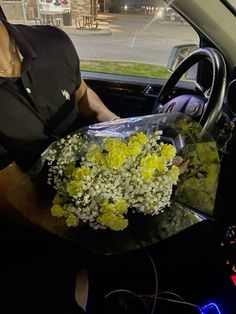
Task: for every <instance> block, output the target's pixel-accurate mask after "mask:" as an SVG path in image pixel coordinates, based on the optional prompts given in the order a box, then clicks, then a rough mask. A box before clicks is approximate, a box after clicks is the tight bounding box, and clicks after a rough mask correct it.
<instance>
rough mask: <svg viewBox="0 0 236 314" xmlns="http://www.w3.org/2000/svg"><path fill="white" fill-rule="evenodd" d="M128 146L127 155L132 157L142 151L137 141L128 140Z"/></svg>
mask: <svg viewBox="0 0 236 314" xmlns="http://www.w3.org/2000/svg"><path fill="white" fill-rule="evenodd" d="M128 148H129V155H130V156H133V157H136V156H138V155H139V154H140V153H141V151H142V145H140V144H139V143H138V142H129V143H128Z"/></svg>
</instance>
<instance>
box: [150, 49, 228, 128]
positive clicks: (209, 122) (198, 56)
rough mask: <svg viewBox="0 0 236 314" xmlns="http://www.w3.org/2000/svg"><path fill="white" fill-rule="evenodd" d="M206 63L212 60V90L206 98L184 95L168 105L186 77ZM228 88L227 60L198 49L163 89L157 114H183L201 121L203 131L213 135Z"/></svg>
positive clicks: (211, 51)
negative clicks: (168, 99)
mask: <svg viewBox="0 0 236 314" xmlns="http://www.w3.org/2000/svg"><path fill="white" fill-rule="evenodd" d="M204 59H205V60H209V61H210V63H211V65H212V73H213V75H212V82H211V86H210V88H209V89H208V90H206V91H205V92H204V91H202V96H198V95H181V96H177V97H174V98H173V99H171V100H170V101H168V102H167V103H165V100H166V99H167V97H168V96H169V95H171V92H172V91H173V89H174V87H175V85H176V83H177V82H178V81H179V80H180V78H181V77H182V75H183V74H184V73H185V72H186V71H188V70H189V69H190V68H191V67H192V66H193V65H195V64H196V63H198V62H200V61H202V60H204ZM225 88H226V65H225V61H224V58H223V56H222V55H221V54H220V52H219V51H218V50H216V49H214V48H200V49H197V50H195V51H194V52H192V53H191V54H190V55H188V56H187V57H186V58H185V59H184V60H183V61H182V62H181V63H180V64H179V65H178V67H177V68H176V69H175V71H174V72H173V73H172V74H171V76H170V77H169V79H168V80H167V82H166V83H165V85H164V86H163V87H162V89H161V91H160V93H159V95H158V96H157V99H156V102H155V104H154V107H153V113H163V112H182V113H185V114H187V115H189V116H191V117H193V118H196V117H197V118H198V119H199V123H200V124H201V125H202V127H203V130H204V131H208V132H210V131H211V130H212V128H213V126H214V124H215V122H216V121H217V119H218V118H219V116H220V114H221V112H222V105H223V99H224V94H225Z"/></svg>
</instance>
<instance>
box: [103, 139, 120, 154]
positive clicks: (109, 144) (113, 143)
mask: <svg viewBox="0 0 236 314" xmlns="http://www.w3.org/2000/svg"><path fill="white" fill-rule="evenodd" d="M102 144H103V147H104V148H105V150H106V151H108V152H110V151H112V150H113V149H115V148H116V147H117V146H118V145H120V144H121V140H119V139H118V138H105V139H104V140H103V142H102Z"/></svg>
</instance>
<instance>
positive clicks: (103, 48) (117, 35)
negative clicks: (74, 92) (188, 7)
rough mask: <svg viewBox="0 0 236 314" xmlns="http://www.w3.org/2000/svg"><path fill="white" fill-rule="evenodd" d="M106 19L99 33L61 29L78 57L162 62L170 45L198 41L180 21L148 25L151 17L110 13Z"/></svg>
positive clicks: (188, 27) (169, 49)
mask: <svg viewBox="0 0 236 314" xmlns="http://www.w3.org/2000/svg"><path fill="white" fill-rule="evenodd" d="M108 19H109V25H110V26H109V25H108V26H105V27H104V28H103V29H101V30H100V32H99V30H98V31H89V30H88V31H83V30H82V31H79V32H77V33H76V32H75V30H71V29H65V31H66V32H68V34H69V35H70V37H71V39H72V40H73V42H74V44H75V47H76V49H77V51H78V53H79V56H80V58H81V59H92V60H103V59H105V60H107V59H109V60H133V61H139V62H148V63H153V64H163V65H166V63H167V60H168V57H169V54H170V52H171V50H172V47H173V46H175V45H178V44H188V43H196V42H198V37H197V35H196V33H195V32H194V31H193V30H192V28H191V27H190V26H188V25H186V24H183V23H180V22H177V23H173V22H164V21H159V22H158V21H154V22H153V23H152V24H150V25H149V23H150V21H151V20H152V17H151V16H144V15H110V16H108ZM148 25H149V26H148ZM98 34H99V35H100V36H95V35H98ZM84 35H86V36H84Z"/></svg>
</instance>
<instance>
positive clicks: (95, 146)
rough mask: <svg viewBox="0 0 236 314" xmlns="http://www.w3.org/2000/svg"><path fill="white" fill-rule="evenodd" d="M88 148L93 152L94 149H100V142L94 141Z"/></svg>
mask: <svg viewBox="0 0 236 314" xmlns="http://www.w3.org/2000/svg"><path fill="white" fill-rule="evenodd" d="M87 150H88V152H92V151H93V150H100V148H99V145H98V144H95V143H93V144H90V145H89V146H88V149H87Z"/></svg>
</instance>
